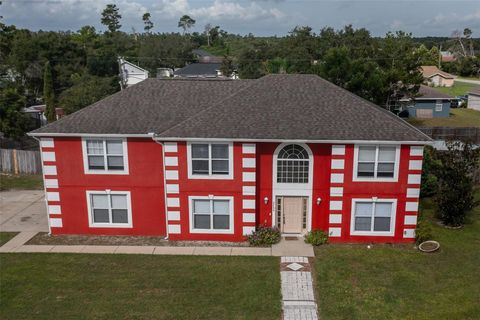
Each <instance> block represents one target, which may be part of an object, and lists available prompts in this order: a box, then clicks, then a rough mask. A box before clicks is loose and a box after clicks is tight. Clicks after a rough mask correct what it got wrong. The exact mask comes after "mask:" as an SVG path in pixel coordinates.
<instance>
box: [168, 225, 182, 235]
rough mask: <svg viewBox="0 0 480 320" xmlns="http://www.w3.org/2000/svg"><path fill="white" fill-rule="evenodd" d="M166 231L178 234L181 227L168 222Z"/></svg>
mask: <svg viewBox="0 0 480 320" xmlns="http://www.w3.org/2000/svg"><path fill="white" fill-rule="evenodd" d="M168 233H169V234H180V233H181V229H180V225H179V224H169V225H168Z"/></svg>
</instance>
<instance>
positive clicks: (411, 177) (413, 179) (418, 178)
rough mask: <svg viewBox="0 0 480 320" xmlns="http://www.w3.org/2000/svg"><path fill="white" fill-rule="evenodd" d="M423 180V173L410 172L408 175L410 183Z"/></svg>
mask: <svg viewBox="0 0 480 320" xmlns="http://www.w3.org/2000/svg"><path fill="white" fill-rule="evenodd" d="M421 181H422V175H420V174H409V175H408V181H407V183H408V184H420V182H421Z"/></svg>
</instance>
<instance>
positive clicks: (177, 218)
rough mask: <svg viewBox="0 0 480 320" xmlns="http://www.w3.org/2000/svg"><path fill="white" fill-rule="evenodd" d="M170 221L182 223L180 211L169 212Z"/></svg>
mask: <svg viewBox="0 0 480 320" xmlns="http://www.w3.org/2000/svg"><path fill="white" fill-rule="evenodd" d="M168 220H169V221H180V211H168Z"/></svg>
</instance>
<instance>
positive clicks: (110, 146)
mask: <svg viewBox="0 0 480 320" xmlns="http://www.w3.org/2000/svg"><path fill="white" fill-rule="evenodd" d="M83 157H84V165H85V173H108V174H126V173H128V159H127V142H126V140H125V139H94V138H92V139H84V140H83Z"/></svg>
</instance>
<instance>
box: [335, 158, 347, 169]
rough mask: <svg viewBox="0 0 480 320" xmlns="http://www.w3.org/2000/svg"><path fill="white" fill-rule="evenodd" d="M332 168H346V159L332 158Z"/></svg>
mask: <svg viewBox="0 0 480 320" xmlns="http://www.w3.org/2000/svg"><path fill="white" fill-rule="evenodd" d="M332 169H345V160H343V159H332Z"/></svg>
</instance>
